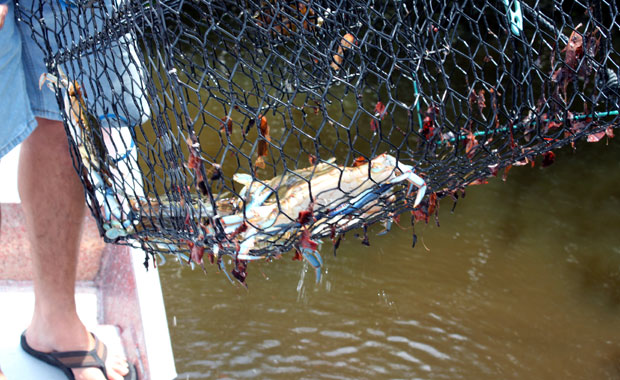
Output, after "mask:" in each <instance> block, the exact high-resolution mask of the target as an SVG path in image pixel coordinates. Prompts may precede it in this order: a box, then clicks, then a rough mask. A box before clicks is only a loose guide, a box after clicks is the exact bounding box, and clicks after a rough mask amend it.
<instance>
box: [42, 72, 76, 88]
mask: <svg viewBox="0 0 620 380" xmlns="http://www.w3.org/2000/svg"><path fill="white" fill-rule="evenodd" d="M58 74H59V75H60V78H58V77H57V76H56V75H53V74H50V73H43V74H41V76H40V77H39V90H41V89H43V85H44V84H45V83H46V82H47V87H48V88H49V89H50V90H52V91H56V87H62V88H68V87H69V79H67V76H66V75H65V73H64V71H62V69H61V68H60V67H59V68H58Z"/></svg>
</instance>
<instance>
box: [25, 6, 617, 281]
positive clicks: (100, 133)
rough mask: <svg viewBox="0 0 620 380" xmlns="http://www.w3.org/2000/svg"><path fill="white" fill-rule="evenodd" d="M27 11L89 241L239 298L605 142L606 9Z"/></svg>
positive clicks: (610, 55) (610, 105)
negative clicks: (507, 174) (351, 241)
mask: <svg viewBox="0 0 620 380" xmlns="http://www.w3.org/2000/svg"><path fill="white" fill-rule="evenodd" d="M41 3H42V4H41V5H37V6H35V7H34V8H32V9H25V8H23V7H21V8H20V17H21V19H22V21H23V22H26V23H29V24H31V25H32V28H33V35H34V36H35V38H36V39H37V41H39V42H40V46H41V48H42V49H43V50H44V51H45V53H46V62H47V65H48V69H49V73H50V74H53V75H55V76H56V77H57V78H58V79H57V80H56V79H54V77H53V76H52V75H48V76H46V77H43V78H42V80H45V81H47V82H48V83H49V84H50V87H52V88H53V89H54V90H55V91H56V96H57V99H58V102H59V104H60V106H61V108H62V109H63V110H64V118H65V126H66V129H67V133H68V134H69V136H70V140H71V148H72V153H73V156H74V159H75V163H76V169H77V170H78V172H79V174H80V176H81V179H82V182H83V184H84V187H85V190H86V194H87V201H88V204H89V206H90V208H91V210H92V212H93V214H94V215H95V216H96V218H97V221H98V223H99V227H100V230H101V233H102V234H103V235H104V236H105V237H106V239H107V240H108V241H111V242H115V243H131V244H138V245H140V246H141V247H142V248H144V249H145V250H146V251H147V252H151V253H155V252H166V253H169V252H175V253H184V254H189V259H191V260H193V261H195V262H199V263H202V259H203V255H204V254H208V257H209V258H210V259H211V260H212V261H215V260H217V262H218V263H219V262H220V259H221V257H222V255H224V254H229V255H232V256H233V257H234V258H235V265H236V268H235V270H234V271H233V272H234V274H235V275H236V276H237V277H238V278H239V279H240V280H241V281H243V280H244V279H245V265H246V261H247V260H251V259H254V258H258V257H273V256H274V255H278V254H280V253H283V252H286V251H289V250H290V249H291V248H293V247H295V248H297V249H298V251H297V252H298V253H299V252H301V254H303V255H304V256H305V257H306V258H307V259H308V260H309V261H310V262H311V263H313V265H315V266H317V265H318V266H320V256H318V255H316V256H315V255H312V252H314V251H316V248H317V246H316V241H317V239H319V238H324V237H331V239H332V241H333V242H334V244H337V243H338V242H339V239H338V237H339V236H340V235H341V234H343V233H344V232H346V231H347V230H350V229H353V228H359V227H364V230H365V229H366V226H367V225H369V224H371V223H374V222H377V221H389V220H391V219H392V218H395V217H397V216H398V215H399V214H401V213H402V212H405V211H408V210H413V212H412V220H426V221H428V218H429V216H430V215H431V214H433V212H434V210H435V209H436V206H437V203H436V202H437V200H438V199H441V198H443V197H446V196H453V197H455V196H458V192H459V190H461V189H463V188H464V187H465V186H467V185H468V184H471V183H479V182H482V181H484V179H485V178H487V177H490V176H494V175H497V173H498V172H500V173H501V171H503V170H506V171H507V169H508V168H510V166H511V165H515V164H517V165H518V164H525V163H528V162H530V161H532V160H534V158H535V157H536V156H538V155H543V157H544V158H543V165H546V164H549V163H551V162H552V161H553V157H554V156H553V153H552V150H553V149H556V148H559V147H561V146H563V145H566V144H571V143H573V142H575V141H576V140H578V139H582V138H587V139H588V140H589V141H597V140H600V139H602V138H609V137H613V129H612V128H613V127H616V126H618V121H619V117H618V110H619V108H620V107H619V93H620V90H619V85H618V79H617V78H618V75H620V69H619V67H618V63H619V62H620V60H619V57H618V51H619V50H618V41H620V40H618V31H619V27H620V13H619V12H618V7H617V5H616V3H615V2H614V1H605V0H600V1H589V2H583V1H558V0H556V1H516V0H511V1H508V0H497V1H455V2H451V1H424V2H413V4H412V2H403V1H396V0H394V1H353V0H352V1H245V2H235V1H198V0H191V1H189V0H187V1H153V2H139V1H122V0H117V1H94V0H89V1H71V0H64V1H63V0H59V1H58V2H56V1H49V2H41ZM614 37H615V38H616V41H614ZM42 91H49V90H47V89H45V88H43V89H42ZM605 136H607V137H605ZM413 170H415V174H416V175H417V176H419V178H417V177H416V176H415V175H413V174H412V173H413ZM410 181H414V182H416V181H417V183H416V184H415V186H414V187H413V189H411V188H410V187H409V186H408V184H409V182H410ZM421 181H422V182H423V183H422V182H421ZM425 186H426V187H425ZM424 190H426V191H424ZM422 195H424V198H421V199H422V200H421V203H420V204H419V205H417V204H416V201H417V200H419V199H416V200H414V199H415V198H418V197H422ZM300 257H301V256H300Z"/></svg>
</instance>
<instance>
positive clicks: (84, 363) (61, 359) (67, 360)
mask: <svg viewBox="0 0 620 380" xmlns="http://www.w3.org/2000/svg"><path fill="white" fill-rule="evenodd" d="M91 335H92V336H93V338H95V347H94V348H93V349H92V350H90V351H66V352H41V351H37V350H35V349H33V348H32V347H30V346H29V345H28V342H27V341H26V332H25V331H24V332H23V333H22V338H21V345H22V348H23V349H24V351H26V353H28V354H29V355H31V356H33V357H35V358H37V359H39V360H41V361H44V362H46V363H47V364H50V365H52V366H54V367H57V368H59V369H60V370H61V371H62V372H63V373H64V374H65V375H66V376H67V378H68V379H69V380H75V376H73V372H72V371H71V368H87V367H94V368H98V369H99V370H101V372H103V375H104V376H105V378H106V379H107V378H108V374H107V373H106V370H105V358H106V356H107V354H108V348H107V347H106V346H105V344H103V343H102V342H101V341H100V340H99V339H97V337H96V336H95V334H92V333H91ZM124 379H125V380H137V379H138V376H137V374H136V367H135V366H134V365H133V364H131V363H130V364H129V373H127V375H125V377H124Z"/></svg>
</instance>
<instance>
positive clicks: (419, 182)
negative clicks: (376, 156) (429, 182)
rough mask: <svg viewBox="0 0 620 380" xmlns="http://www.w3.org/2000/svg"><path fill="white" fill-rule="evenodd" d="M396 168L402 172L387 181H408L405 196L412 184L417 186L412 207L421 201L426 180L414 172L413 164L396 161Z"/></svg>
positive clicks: (409, 192)
mask: <svg viewBox="0 0 620 380" xmlns="http://www.w3.org/2000/svg"><path fill="white" fill-rule="evenodd" d="M398 169H400V171H401V172H402V173H403V174H401V175H399V176H396V177H394V178H392V179H391V180H390V181H388V182H389V183H396V182H402V181H407V182H409V189H407V197H409V194H411V191H412V190H413V185H416V186H417V187H418V193H417V195H416V197H415V201H414V202H413V208H416V207H418V205H419V204H420V202H422V198H424V194H426V181H424V180H423V179H422V177H420V176H419V175H417V174H415V171H414V170H413V166H410V165H405V164H402V163H398Z"/></svg>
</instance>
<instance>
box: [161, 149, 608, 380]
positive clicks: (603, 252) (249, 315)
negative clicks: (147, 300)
mask: <svg viewBox="0 0 620 380" xmlns="http://www.w3.org/2000/svg"><path fill="white" fill-rule="evenodd" d="M577 148H578V149H577V152H576V153H573V152H572V150H571V149H570V148H567V149H564V150H562V151H559V152H556V153H557V155H558V159H557V161H556V163H555V164H554V165H552V166H551V167H549V168H546V169H544V170H543V169H540V168H539V167H538V166H537V167H536V168H533V169H531V168H529V167H528V168H514V169H513V170H512V171H511V172H510V174H509V176H508V181H507V182H505V183H504V182H502V181H501V180H499V179H498V180H494V181H492V182H491V183H490V184H488V185H485V186H477V187H470V188H469V189H468V192H467V197H466V198H465V199H464V200H461V201H459V204H458V206H457V208H456V211H455V213H454V214H451V213H450V208H451V206H452V202H451V201H450V200H446V201H444V202H443V203H442V205H441V212H440V222H441V227H439V228H438V227H436V226H434V225H428V226H423V225H421V224H420V225H417V226H416V232H417V233H418V236H419V239H418V245H417V246H416V247H415V249H412V248H411V240H412V239H411V227H409V226H408V222H403V223H401V224H403V228H404V229H401V228H399V227H398V226H395V227H394V228H393V231H392V232H391V233H390V234H388V235H385V236H376V233H377V232H379V231H380V230H381V227H380V226H375V227H374V228H373V229H372V230H371V234H370V242H371V246H370V247H365V246H363V245H362V244H360V239H358V238H356V237H355V236H354V234H352V233H349V234H347V236H346V240H344V241H343V243H342V244H341V247H340V249H339V250H338V253H337V254H338V255H337V257H334V256H333V255H332V254H331V243H329V242H326V244H324V246H323V256H324V258H325V270H324V274H323V278H322V280H321V282H320V283H318V284H315V280H314V273H313V271H311V270H308V269H307V268H306V267H304V264H302V263H300V262H293V261H291V260H290V255H287V256H285V257H284V258H282V259H281V260H279V261H275V262H273V263H270V264H252V265H250V267H249V270H248V275H249V277H248V283H249V290H246V289H244V288H242V287H240V286H232V285H230V284H229V283H228V281H227V280H226V278H225V276H224V275H223V274H222V273H217V270H216V269H215V267H213V266H211V267H207V269H208V271H209V273H208V275H207V276H205V275H204V274H203V273H202V271H200V270H195V271H191V270H190V269H189V268H180V267H179V266H178V265H177V264H176V263H169V264H168V265H166V266H164V267H162V268H161V276H162V281H163V287H164V297H165V302H166V307H167V313H168V321H169V326H170V331H171V336H172V344H173V349H174V354H175V359H176V365H177V370H178V372H179V373H180V376H179V379H185V378H189V379H212V378H231V379H239V378H272V379H291V378H295V379H302V378H305V379H316V378H324V379H378V378H381V379H383V378H385V379H388V378H390V379H392V378H403V379H404V378H406V379H412V378H424V379H458V378H461V379H620V213H619V211H620V176H619V175H618V173H619V172H620V170H619V169H620V141H618V139H617V138H616V140H614V141H611V142H610V143H609V145H605V143H604V142H601V143H597V144H586V143H585V142H584V143H580V144H579V145H578V146H577ZM405 219H408V218H403V220H405Z"/></svg>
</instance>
